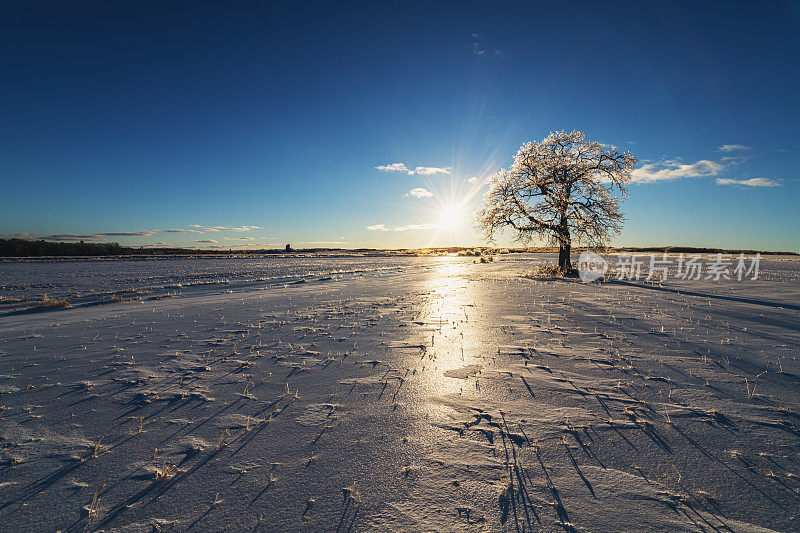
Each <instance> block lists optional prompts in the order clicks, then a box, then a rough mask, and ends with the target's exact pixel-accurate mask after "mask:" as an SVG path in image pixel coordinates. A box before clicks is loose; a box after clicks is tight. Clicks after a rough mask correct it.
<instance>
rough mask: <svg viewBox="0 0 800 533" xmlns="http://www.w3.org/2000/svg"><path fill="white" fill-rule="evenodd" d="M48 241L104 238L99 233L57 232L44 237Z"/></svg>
mask: <svg viewBox="0 0 800 533" xmlns="http://www.w3.org/2000/svg"><path fill="white" fill-rule="evenodd" d="M44 238H45V239H47V240H49V241H102V240H105V238H104V237H103V236H102V235H100V234H99V233H95V234H93V235H78V234H75V233H59V234H56V235H48V236H46V237H44Z"/></svg>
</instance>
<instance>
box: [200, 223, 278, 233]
mask: <svg viewBox="0 0 800 533" xmlns="http://www.w3.org/2000/svg"><path fill="white" fill-rule="evenodd" d="M191 227H193V228H198V229H200V230H202V231H206V232H217V231H252V230H255V229H263V228H262V227H261V226H239V227H231V226H201V225H199V224H192V225H191Z"/></svg>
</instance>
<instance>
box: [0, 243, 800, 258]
mask: <svg viewBox="0 0 800 533" xmlns="http://www.w3.org/2000/svg"><path fill="white" fill-rule="evenodd" d="M339 250H341V251H343V252H346V253H348V254H353V253H356V254H371V253H372V254H386V253H392V254H398V255H417V254H420V253H423V254H424V253H438V254H442V253H445V254H448V253H449V254H454V253H458V252H461V251H464V250H481V251H482V252H484V253H489V254H491V253H553V252H557V251H558V248H555V247H552V246H541V247H525V248H501V249H498V248H491V247H477V248H476V247H472V246H467V247H464V246H450V247H439V248H424V249H406V250H380V249H374V248H357V249H346V250H344V249H340V248H307V249H301V250H292V252H293V253H306V254H307V253H330V252H336V251H339ZM583 250H585V248H573V249H572V251H573V252H574V253H580V252H581V251H583ZM605 251H607V252H629V253H643V252H647V253H650V252H665V253H685V254H716V253H726V254H739V253H744V254H747V255H752V254H755V253H757V252H758V250H725V249H721V248H694V247H690V246H650V247H637V248H632V247H623V248H606V249H605ZM286 253H287V251H286V250H285V249H284V248H277V249H275V248H271V249H263V250H233V249H231V250H221V249H213V250H209V249H201V248H150V247H137V248H131V247H127V246H121V245H120V244H119V243H116V242H107V243H106V242H103V243H100V242H51V241H44V240H39V241H31V240H26V239H0V257H43V256H103V255H215V254H216V255H222V254H224V255H229V254H237V255H240V254H248V255H253V254H258V255H263V254H269V255H272V254H286ZM760 253H761V254H764V255H800V254H797V253H795V252H764V251H761V252H760Z"/></svg>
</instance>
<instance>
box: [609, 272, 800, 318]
mask: <svg viewBox="0 0 800 533" xmlns="http://www.w3.org/2000/svg"><path fill="white" fill-rule="evenodd" d="M606 283H609V284H612V285H625V286H627V287H636V288H640V289H650V290H653V291H662V292H670V293H672V294H678V295H682V296H695V297H698V298H713V299H716V300H725V301H728V302H736V303H742V304H751V305H763V306H765V307H775V308H777V309H791V310H793V311H800V305H792V304H786V303H779V302H770V301H769V300H756V299H753V298H740V297H738V296H723V295H721V294H707V293H703V292H694V291H686V290H680V289H671V288H669V287H663V286H658V285H644V284H641V283H632V282H629V281H622V280H617V279H614V280H609V281H606Z"/></svg>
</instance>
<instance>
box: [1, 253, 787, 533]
mask: <svg viewBox="0 0 800 533" xmlns="http://www.w3.org/2000/svg"><path fill="white" fill-rule="evenodd" d="M541 260H542V258H541V256H523V255H509V256H502V257H501V258H500V259H499V260H498V261H496V262H494V263H488V264H480V263H475V262H474V259H473V258H456V257H429V258H397V257H386V258H321V259H314V258H304V259H300V260H292V259H281V258H258V259H247V258H227V259H226V258H200V259H159V260H139V261H130V260H124V261H119V260H103V261H97V260H80V261H54V260H48V261H8V262H4V263H0V285H2V288H0V295H2V296H3V301H2V302H0V406H1V408H0V411H1V412H0V524H2V525H1V526H0V529H3V530H8V531H56V530H62V531H84V530H87V531H99V530H103V531H153V530H163V531H169V530H175V531H185V530H191V531H220V530H223V529H225V530H229V531H240V530H243V531H560V530H565V531H655V530H671V531H768V530H776V531H797V530H798V524H800V519H799V518H798V514H800V492H799V491H800V478H798V476H800V420H799V417H798V414H797V413H798V412H800V395H798V391H800V387H799V385H800V377H799V376H800V364H799V363H798V360H797V355H798V348H800V313H798V311H800V263H798V262H797V261H768V260H764V261H762V264H761V271H762V272H761V279H759V280H758V281H742V282H737V281H724V282H712V281H696V282H681V281H671V282H666V283H664V284H661V285H659V284H650V283H644V282H618V281H614V280H611V281H608V282H606V283H602V284H591V285H584V284H581V283H580V282H578V281H577V280H537V279H530V278H527V277H524V274H525V273H526V272H528V271H530V270H531V267H532V265H533V264H534V263H536V262H540V261H541ZM300 280H303V281H305V282H304V283H297V282H298V281H300ZM45 293H47V294H48V295H50V296H52V297H65V296H69V298H70V302H71V303H72V307H69V308H58V307H55V308H38V307H36V306H35V304H36V301H37V300H39V299H40V298H41V296H42V295H43V294H45Z"/></svg>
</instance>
